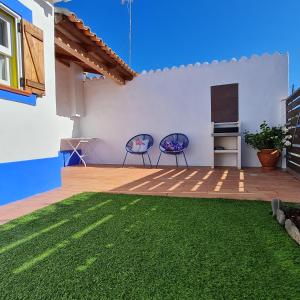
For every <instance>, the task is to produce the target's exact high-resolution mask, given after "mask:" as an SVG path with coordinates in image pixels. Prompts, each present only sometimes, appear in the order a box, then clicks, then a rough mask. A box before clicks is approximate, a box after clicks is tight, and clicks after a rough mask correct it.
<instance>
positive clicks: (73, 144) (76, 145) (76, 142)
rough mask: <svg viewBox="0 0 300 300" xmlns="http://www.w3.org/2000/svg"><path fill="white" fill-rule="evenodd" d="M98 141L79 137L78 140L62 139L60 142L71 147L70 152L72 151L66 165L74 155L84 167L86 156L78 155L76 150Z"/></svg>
mask: <svg viewBox="0 0 300 300" xmlns="http://www.w3.org/2000/svg"><path fill="white" fill-rule="evenodd" d="M97 140H99V139H98V138H85V137H79V138H63V139H61V141H62V142H66V143H67V144H68V145H69V146H70V147H71V150H72V153H71V155H70V157H69V159H68V163H67V165H68V164H69V162H70V160H71V158H72V156H73V155H74V154H77V155H78V157H79V159H80V161H81V162H82V163H83V165H84V166H85V167H86V162H85V160H84V158H85V157H86V156H87V155H86V154H83V153H81V154H80V153H79V152H78V150H79V147H80V146H81V145H83V144H85V145H87V144H90V143H92V142H94V141H97Z"/></svg>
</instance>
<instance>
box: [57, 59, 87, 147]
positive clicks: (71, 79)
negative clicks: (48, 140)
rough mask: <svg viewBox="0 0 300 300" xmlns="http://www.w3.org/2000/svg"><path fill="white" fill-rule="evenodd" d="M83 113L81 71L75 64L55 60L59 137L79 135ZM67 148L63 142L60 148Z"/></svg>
mask: <svg viewBox="0 0 300 300" xmlns="http://www.w3.org/2000/svg"><path fill="white" fill-rule="evenodd" d="M84 113H85V108H84V95H83V71H82V68H81V67H79V66H78V65H76V64H73V63H72V64H71V65H70V66H66V65H64V64H62V63H61V62H59V61H56V114H57V118H56V119H57V126H58V134H59V138H68V137H79V136H80V124H79V117H80V116H83V115H84ZM65 149H69V147H68V146H67V145H65V144H62V145H60V150H65Z"/></svg>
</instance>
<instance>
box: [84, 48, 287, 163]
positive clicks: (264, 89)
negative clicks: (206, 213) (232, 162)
mask: <svg viewBox="0 0 300 300" xmlns="http://www.w3.org/2000/svg"><path fill="white" fill-rule="evenodd" d="M231 83H238V84H239V118H240V121H241V123H242V131H244V130H245V129H248V130H251V131H254V130H256V129H257V128H258V126H259V124H260V123H261V122H262V121H263V120H266V121H268V122H269V123H270V124H272V125H278V124H283V123H284V120H285V116H284V103H283V102H282V101H281V100H282V99H284V98H285V97H287V95H288V56H287V55H281V54H274V55H263V56H253V57H251V58H249V59H246V58H242V59H240V60H239V61H236V60H232V61H229V62H225V61H223V62H216V61H214V62H212V63H211V64H196V65H189V66H187V67H180V68H179V69H177V68H172V69H171V70H168V69H167V70H163V71H155V72H154V71H150V72H147V73H145V74H141V75H140V76H138V77H137V78H136V79H134V80H133V81H131V82H128V83H127V84H126V85H125V86H118V85H116V84H115V83H113V82H111V81H110V80H108V79H96V80H87V81H86V82H85V85H84V99H85V105H86V107H85V109H86V116H85V117H82V118H81V119H80V130H81V134H82V135H83V136H89V137H98V138H100V139H101V141H100V142H99V143H97V145H95V147H94V148H93V149H92V150H91V151H90V153H89V157H88V161H89V163H95V164H98V163H101V164H102V163H104V164H120V163H121V162H122V160H123V157H124V154H125V150H124V146H125V143H126V141H127V140H128V139H129V138H130V137H132V136H134V135H136V134H139V133H149V134H151V135H152V136H153V137H154V140H155V144H154V147H153V149H152V150H151V153H150V155H151V158H152V160H153V162H156V160H157V157H158V154H159V152H158V144H159V141H160V140H161V138H162V137H164V136H165V135H167V134H170V133H174V132H182V133H185V134H186V135H187V136H188V137H189V139H190V146H189V148H188V150H187V153H186V154H187V159H188V162H189V164H190V165H194V166H209V165H211V158H212V153H211V152H212V151H211V149H212V138H211V135H210V134H211V128H210V126H211V106H210V104H211V97H210V87H211V86H214V85H221V84H231ZM128 163H132V164H140V163H141V157H138V156H132V155H130V156H129V158H128ZM181 163H183V160H181ZM161 164H166V165H170V164H174V157H166V156H164V157H162V160H161ZM242 165H243V166H258V165H259V164H258V161H257V157H256V152H255V151H254V150H252V149H250V148H249V147H248V146H247V145H245V144H244V142H243V145H242Z"/></svg>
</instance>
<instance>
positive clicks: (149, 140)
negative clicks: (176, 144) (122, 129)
mask: <svg viewBox="0 0 300 300" xmlns="http://www.w3.org/2000/svg"><path fill="white" fill-rule="evenodd" d="M153 142H154V141H153V137H152V136H151V135H150V134H145V133H143V134H138V135H136V136H134V137H133V138H131V139H130V140H129V141H128V142H127V143H126V146H125V150H126V154H125V158H124V161H123V167H124V165H125V162H126V158H127V155H128V153H130V154H136V155H141V156H142V159H143V165H144V166H145V165H146V164H145V159H144V154H147V156H148V159H149V162H150V166H151V167H152V163H151V159H150V156H149V150H150V148H151V147H152V146H153Z"/></svg>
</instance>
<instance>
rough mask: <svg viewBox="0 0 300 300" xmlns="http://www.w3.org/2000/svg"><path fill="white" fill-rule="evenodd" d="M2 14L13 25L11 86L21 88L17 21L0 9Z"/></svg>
mask: <svg viewBox="0 0 300 300" xmlns="http://www.w3.org/2000/svg"><path fill="white" fill-rule="evenodd" d="M0 13H1V14H2V15H4V16H5V17H6V18H7V19H8V20H9V22H10V24H11V34H12V45H11V46H12V57H11V58H10V86H11V87H14V88H18V87H19V75H18V55H17V52H18V51H17V35H16V19H15V18H14V17H13V16H11V15H10V14H8V13H7V12H6V11H4V10H3V9H0Z"/></svg>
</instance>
